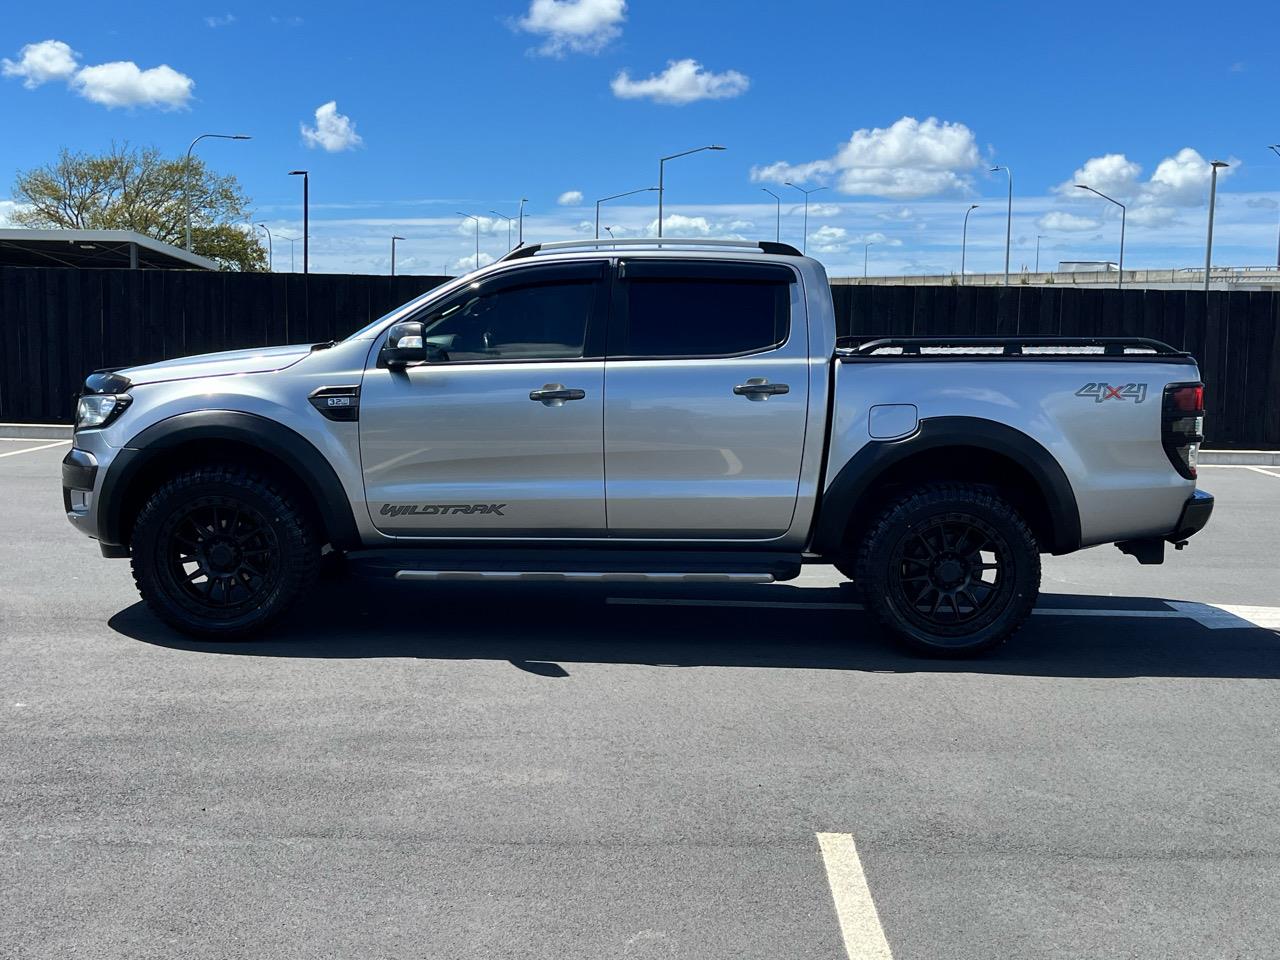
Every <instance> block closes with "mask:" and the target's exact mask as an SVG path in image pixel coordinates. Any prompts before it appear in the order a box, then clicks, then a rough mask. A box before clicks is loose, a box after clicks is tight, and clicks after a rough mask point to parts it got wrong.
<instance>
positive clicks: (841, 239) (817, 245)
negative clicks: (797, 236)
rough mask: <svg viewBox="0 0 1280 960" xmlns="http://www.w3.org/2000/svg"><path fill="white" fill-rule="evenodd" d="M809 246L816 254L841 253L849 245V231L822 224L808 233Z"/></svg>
mask: <svg viewBox="0 0 1280 960" xmlns="http://www.w3.org/2000/svg"><path fill="white" fill-rule="evenodd" d="M809 244H810V246H812V247H813V249H814V250H816V251H817V252H818V253H841V252H843V251H844V250H845V248H846V247H847V246H848V245H849V231H848V230H846V229H845V228H844V227H832V226H828V225H826V224H824V225H823V226H821V227H819V228H818V229H817V230H813V231H811V232H810V233H809Z"/></svg>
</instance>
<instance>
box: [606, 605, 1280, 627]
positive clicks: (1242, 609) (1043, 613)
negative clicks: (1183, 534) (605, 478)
mask: <svg viewBox="0 0 1280 960" xmlns="http://www.w3.org/2000/svg"><path fill="white" fill-rule="evenodd" d="M1164 602H1165V603H1166V604H1168V608H1166V609H1163V610H1161V609H1154V610H1126V609H1108V608H1093V607H1084V608H1077V607H1037V608H1036V609H1034V610H1032V611H1031V612H1032V613H1033V614H1034V615H1035V616H1038V617H1123V618H1125V619H1135V620H1194V621H1196V622H1197V623H1198V624H1200V625H1201V626H1202V627H1207V628H1208V629H1210V630H1241V629H1246V630H1247V629H1252V628H1254V627H1260V628H1262V629H1263V630H1280V607H1260V606H1247V605H1241V604H1231V603H1195V602H1193V601H1190V600H1166V601H1164ZM605 603H607V604H615V605H618V606H636V607H665V606H671V607H765V608H772V609H775V610H862V609H865V608H864V607H863V605H862V604H860V603H816V602H815V603H804V602H786V601H773V600H711V599H707V600H700V599H697V598H690V597H672V598H670V599H662V598H659V597H607V598H606V599H605Z"/></svg>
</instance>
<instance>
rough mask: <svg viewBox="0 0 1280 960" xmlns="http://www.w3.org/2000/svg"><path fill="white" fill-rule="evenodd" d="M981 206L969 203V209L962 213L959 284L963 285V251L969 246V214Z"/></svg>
mask: <svg viewBox="0 0 1280 960" xmlns="http://www.w3.org/2000/svg"><path fill="white" fill-rule="evenodd" d="M980 206H981V204H979V203H971V204H969V209H968V210H966V211H965V212H964V229H963V230H962V231H961V232H960V282H961V283H964V255H965V250H966V248H967V247H968V246H969V214H971V213H973V211H975V210H977V209H978V207H980Z"/></svg>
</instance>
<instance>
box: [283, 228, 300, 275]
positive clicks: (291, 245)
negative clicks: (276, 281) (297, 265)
mask: <svg viewBox="0 0 1280 960" xmlns="http://www.w3.org/2000/svg"><path fill="white" fill-rule="evenodd" d="M280 239H281V240H288V241H289V272H290V273H293V244H294V241H295V240H297V239H298V238H297V237H286V236H285V235H284V234H283V233H282V234H280Z"/></svg>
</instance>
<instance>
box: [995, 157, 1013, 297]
mask: <svg viewBox="0 0 1280 960" xmlns="http://www.w3.org/2000/svg"><path fill="white" fill-rule="evenodd" d="M997 170H1003V171H1004V172H1005V173H1007V174H1008V175H1009V210H1008V213H1007V214H1006V217H1005V227H1004V285H1005V286H1006V287H1007V286H1008V285H1009V249H1010V246H1011V245H1012V243H1013V171H1012V170H1010V169H1009V168H1008V167H1007V166H995V167H992V168H991V172H992V173H995V172H996V171H997Z"/></svg>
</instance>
